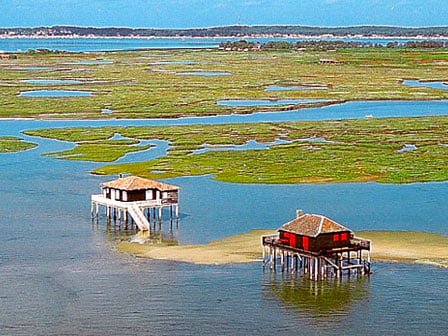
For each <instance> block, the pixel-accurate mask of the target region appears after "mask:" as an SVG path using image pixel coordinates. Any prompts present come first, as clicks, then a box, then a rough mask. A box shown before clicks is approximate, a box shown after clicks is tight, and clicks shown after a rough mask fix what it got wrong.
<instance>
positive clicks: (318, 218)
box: [280, 214, 351, 237]
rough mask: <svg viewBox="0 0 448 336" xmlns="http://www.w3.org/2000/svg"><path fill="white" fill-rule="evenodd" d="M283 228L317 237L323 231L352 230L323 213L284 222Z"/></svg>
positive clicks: (305, 215) (306, 215)
mask: <svg viewBox="0 0 448 336" xmlns="http://www.w3.org/2000/svg"><path fill="white" fill-rule="evenodd" d="M280 229H281V230H284V231H289V232H293V233H297V234H300V235H304V236H310V237H317V236H318V235H319V234H321V233H330V232H342V231H350V232H351V230H350V229H347V228H346V227H345V226H343V225H341V224H339V223H336V222H335V221H334V220H332V219H330V218H327V217H325V216H322V215H314V214H304V215H301V216H299V217H297V218H296V219H294V220H292V221H290V222H288V223H286V224H284V225H283V226H282V227H281V228H280Z"/></svg>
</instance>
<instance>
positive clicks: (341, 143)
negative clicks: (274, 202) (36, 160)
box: [26, 116, 448, 183]
mask: <svg viewBox="0 0 448 336" xmlns="http://www.w3.org/2000/svg"><path fill="white" fill-rule="evenodd" d="M447 129H448V117H445V116H442V117H420V118H385V119H365V120H344V121H321V122H288V123H260V124H231V125H191V126H166V127H158V126H157V127H104V128H88V127H85V128H68V129H47V130H34V131H27V132H26V134H27V135H34V136H44V137H48V138H52V139H59V140H67V141H74V142H77V143H78V144H79V146H78V147H77V152H76V154H83V153H96V154H95V155H96V159H95V161H107V160H103V159H102V156H104V155H106V154H105V153H104V151H103V150H101V149H99V148H100V147H99V145H100V144H101V143H102V142H101V141H106V140H107V139H109V138H110V137H111V136H113V135H114V134H115V133H120V134H121V135H123V136H125V137H128V138H132V139H141V140H143V139H144V140H150V139H160V140H166V141H169V142H170V144H171V147H170V149H169V152H168V155H167V156H166V157H162V158H159V159H156V160H152V161H147V162H135V163H125V164H114V165H109V166H105V167H102V168H99V169H97V170H96V171H95V173H97V174H118V173H130V174H134V175H138V176H143V177H148V178H153V179H157V178H170V177H178V176H191V175H204V174H213V175H215V176H216V178H217V179H218V180H221V181H228V182H238V183H315V182H320V183H330V182H362V181H378V182H387V183H411V182H424V181H446V180H448V168H447V165H446V158H447V155H448V147H447V146H443V144H446V143H448V132H447ZM92 137H94V138H95V139H96V140H99V142H94V143H91V142H89V143H88V147H85V146H82V142H83V141H90V140H91V139H92ZM318 138H322V139H326V141H325V142H315V141H312V140H310V141H304V139H318ZM277 139H282V140H287V141H288V142H289V143H285V144H277V145H272V146H271V147H270V148H269V149H266V150H245V151H242V150H239V151H232V150H231V149H229V150H227V151H210V152H205V153H202V154H193V153H194V152H195V151H196V150H197V149H201V148H207V147H209V146H211V145H212V146H217V145H226V146H229V145H243V144H245V143H246V142H247V141H249V140H256V141H258V142H264V143H272V142H275V141H276V140H277ZM406 144H413V145H414V146H416V147H417V148H418V150H415V151H406V152H402V151H400V149H401V148H403V147H404V146H405V145H406ZM131 148H132V147H131ZM55 155H58V154H55ZM59 156H60V154H59ZM69 158H70V159H73V160H82V159H83V157H82V156H80V155H77V156H70V157H69ZM154 171H157V174H155V173H154Z"/></svg>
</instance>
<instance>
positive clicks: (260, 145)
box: [193, 139, 292, 154]
mask: <svg viewBox="0 0 448 336" xmlns="http://www.w3.org/2000/svg"><path fill="white" fill-rule="evenodd" d="M291 142H292V141H288V140H284V139H277V140H275V141H274V142H258V141H256V140H249V141H247V142H246V143H245V144H242V145H229V146H210V145H207V144H203V145H202V146H203V148H201V149H197V150H195V151H194V152H193V154H203V153H207V152H220V151H244V150H252V149H255V150H265V149H269V148H271V147H272V146H275V145H283V144H289V143H291Z"/></svg>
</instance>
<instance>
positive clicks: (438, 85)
mask: <svg viewBox="0 0 448 336" xmlns="http://www.w3.org/2000/svg"><path fill="white" fill-rule="evenodd" d="M403 85H406V86H413V87H427V88H431V89H437V90H448V85H447V84H445V83H443V82H440V81H419V80H410V79H407V80H404V81H403Z"/></svg>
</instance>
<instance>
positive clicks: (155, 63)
mask: <svg viewBox="0 0 448 336" xmlns="http://www.w3.org/2000/svg"><path fill="white" fill-rule="evenodd" d="M195 64H203V63H201V62H195V61H166V62H154V63H151V65H195Z"/></svg>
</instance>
